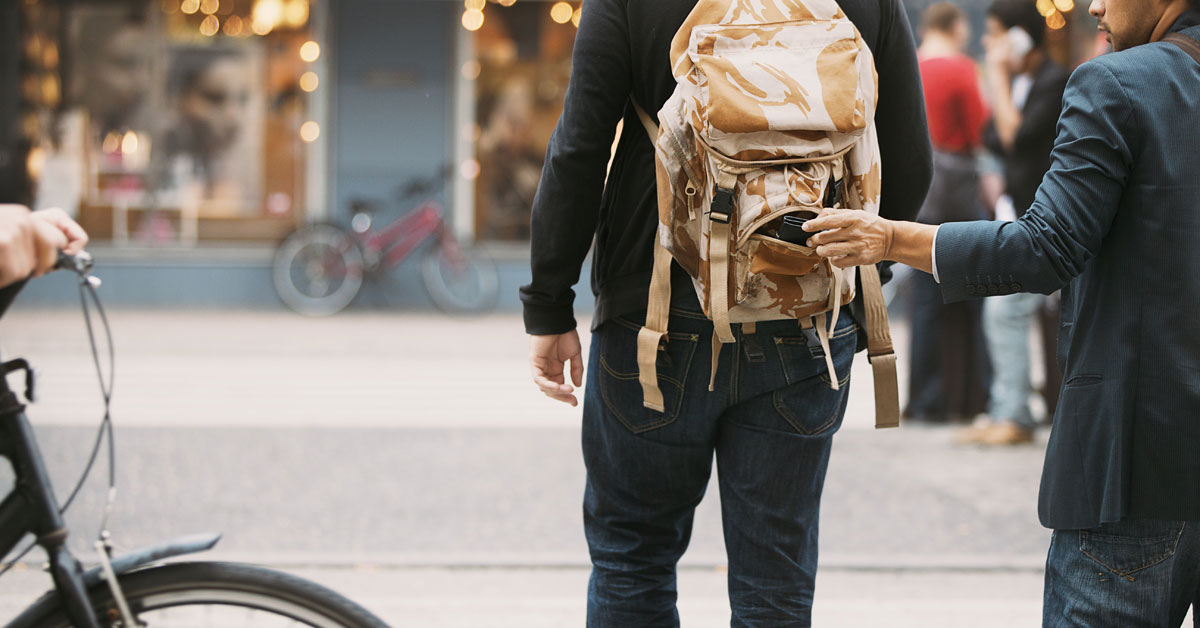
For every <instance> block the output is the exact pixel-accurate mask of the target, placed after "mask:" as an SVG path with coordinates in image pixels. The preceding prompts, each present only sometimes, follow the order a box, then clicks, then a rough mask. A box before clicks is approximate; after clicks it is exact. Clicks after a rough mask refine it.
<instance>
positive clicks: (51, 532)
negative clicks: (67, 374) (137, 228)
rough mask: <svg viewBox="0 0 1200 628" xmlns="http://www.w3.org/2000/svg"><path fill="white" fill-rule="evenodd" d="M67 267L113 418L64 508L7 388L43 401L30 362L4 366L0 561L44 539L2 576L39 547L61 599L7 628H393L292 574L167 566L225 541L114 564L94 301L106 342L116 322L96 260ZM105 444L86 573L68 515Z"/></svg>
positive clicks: (10, 291)
mask: <svg viewBox="0 0 1200 628" xmlns="http://www.w3.org/2000/svg"><path fill="white" fill-rule="evenodd" d="M60 265H61V266H64V267H67V268H70V269H71V270H74V271H75V272H76V273H78V274H79V276H80V277H81V278H82V281H81V284H80V298H81V301H82V304H83V310H84V317H85V320H86V322H87V331H88V338H89V340H90V341H91V344H92V357H93V359H94V361H95V363H96V370H97V375H98V376H99V379H100V383H101V390H102V392H103V396H104V407H105V408H104V409H105V413H104V419H103V420H102V421H101V427H100V432H99V433H98V434H97V438H96V442H95V445H94V447H93V449H92V453H91V457H90V459H89V461H88V463H87V465H86V467H85V469H84V472H83V474H82V475H83V477H82V478H80V480H79V482H78V483H77V484H76V486H75V490H74V491H72V493H71V494H70V496H69V497H68V498H67V499H66V501H65V502H64V503H63V504H62V505H61V506H60V504H59V502H58V498H57V497H56V495H55V493H54V491H53V488H52V487H51V485H50V481H49V476H48V474H47V470H46V467H45V465H44V463H43V461H42V455H41V451H40V449H39V448H38V445H37V442H36V440H35V439H34V434H33V431H32V429H31V427H30V423H29V420H28V418H27V417H26V415H25V406H24V405H23V404H21V403H20V401H19V399H18V397H17V395H16V393H14V392H13V391H12V390H11V389H10V388H9V386H8V381H7V375H8V374H9V373H16V372H24V374H25V391H24V394H25V398H26V399H27V400H29V401H32V400H33V399H34V394H35V391H34V378H33V371H32V370H31V368H30V365H29V363H28V362H27V361H25V360H24V359H15V360H10V361H7V362H3V363H2V364H0V374H3V377H0V456H3V457H4V458H7V459H8V461H9V462H10V463H11V466H12V469H13V473H14V475H15V477H16V479H15V482H14V487H13V490H12V492H11V493H10V494H9V495H8V496H7V497H6V498H5V499H4V501H3V502H2V503H0V551H2V552H3V554H2V555H3V556H8V555H9V553H10V552H11V551H12V550H13V548H15V547H16V546H17V545H18V544H19V543H20V541H21V539H22V538H24V537H25V535H27V534H33V535H34V536H35V538H36V543H35V544H30V545H29V546H28V547H27V548H26V549H25V550H24V551H23V552H22V553H21V554H20V555H19V556H17V557H16V558H15V559H14V560H13V561H10V562H9V564H8V565H7V566H6V567H5V568H4V569H3V570H0V576H3V575H4V573H6V572H7V571H8V570H9V569H10V568H12V566H13V565H15V564H17V563H18V562H19V561H20V560H21V558H23V557H24V555H25V553H27V552H28V551H29V550H31V549H32V548H33V547H34V546H36V545H40V546H41V547H42V548H43V549H44V550H45V552H46V555H47V556H48V558H49V571H50V575H51V577H52V579H53V581H54V589H53V590H51V591H49V592H47V593H46V594H45V595H43V596H42V597H41V598H40V599H38V600H37V601H35V602H34V603H33V604H32V605H31V606H30V607H29V608H28V609H26V610H25V611H24V612H23V613H21V614H20V615H19V616H18V617H17V618H16V619H14V620H13V621H12V622H11V623H9V624H8V627H9V628H25V627H37V628H65V627H66V626H75V627H77V628H101V627H107V628H118V627H120V628H133V627H138V626H153V627H155V628H170V627H173V626H180V627H182V626H188V627H192V626H222V627H227V626H247V625H249V626H263V625H265V626H273V625H294V624H300V625H305V626H312V627H314V628H339V627H340V628H387V624H385V623H383V622H382V621H381V620H379V619H378V618H377V617H375V616H374V615H372V614H371V613H370V612H368V611H367V610H365V609H363V608H362V607H361V606H359V605H357V604H355V603H354V602H352V601H350V600H348V599H346V598H345V597H342V596H341V595H339V594H338V593H335V592H334V591H332V590H330V589H327V588H325V587H323V586H321V585H318V584H315V583H312V582H308V581H306V580H303V579H301V578H297V577H295V576H292V575H289V574H285V573H282V572H277V571H274V570H271V569H266V568H263V567H257V566H251V565H243V564H238V563H228V562H173V563H163V562H162V561H164V560H166V559H170V558H176V557H180V556H185V555H189V554H195V553H198V552H202V551H206V550H209V549H211V548H212V547H213V546H215V545H216V544H217V542H218V541H219V540H220V538H221V537H220V535H219V534H204V535H195V536H191V537H184V538H179V539H175V540H172V541H169V542H167V543H163V544H161V545H156V546H153V547H148V548H143V549H140V550H137V551H135V552H133V553H130V554H126V555H123V556H119V557H114V556H113V545H112V536H111V534H110V533H109V532H108V530H107V528H108V525H107V521H108V515H109V513H110V512H111V510H112V505H113V503H114V499H115V472H114V471H113V469H114V467H115V462H116V457H115V453H114V447H113V433H112V420H111V417H110V415H109V412H108V405H109V399H110V397H111V394H112V370H111V369H112V365H113V363H114V360H113V353H112V344H111V334H109V342H108V348H109V356H108V362H109V377H108V379H107V381H106V380H105V378H104V376H103V371H102V370H101V366H100V353H99V351H98V350H97V349H96V337H95V332H94V330H93V323H92V318H91V313H90V310H89V306H88V302H89V297H90V300H91V302H92V303H94V305H95V307H96V309H97V311H98V312H99V316H100V320H101V321H102V322H103V324H104V330H105V332H106V333H107V332H108V321H107V318H106V317H105V315H104V310H103V308H102V307H101V305H100V302H99V299H98V297H97V295H96V286H97V285H98V280H96V279H95V278H94V277H91V276H90V274H89V270H90V268H91V260H90V257H87V256H86V254H83V255H81V256H75V257H68V256H60ZM22 285H23V282H22V284H16V285H15V286H12V287H10V288H5V289H4V290H3V291H0V316H2V315H3V312H4V310H6V309H7V307H8V304H9V303H11V301H12V298H13V297H15V295H16V292H18V291H19V290H20V288H21V286H22ZM105 437H107V442H108V457H109V492H108V502H107V504H106V507H105V512H104V518H103V520H102V525H101V526H100V529H101V530H102V532H101V533H100V538H99V539H98V540H97V541H96V545H95V547H96V549H97V556H98V559H99V564H98V565H97V566H96V567H93V568H91V569H87V570H85V569H83V567H82V566H81V564H80V562H79V560H78V559H77V558H76V557H75V556H73V555H72V553H71V551H70V550H69V549H68V547H67V544H66V541H67V537H68V530H67V528H66V524H65V522H64V520H63V513H64V512H65V511H66V509H67V507H69V506H70V504H71V502H72V501H73V500H74V499H75V496H76V495H77V494H78V492H79V490H80V488H81V487H82V486H83V483H84V481H85V480H86V478H87V477H88V476H89V475H90V472H91V470H92V467H93V463H94V462H95V460H96V456H97V454H98V453H99V451H100V446H101V442H102V441H103V440H105Z"/></svg>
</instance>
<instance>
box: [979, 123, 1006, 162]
mask: <svg viewBox="0 0 1200 628" xmlns="http://www.w3.org/2000/svg"><path fill="white" fill-rule="evenodd" d="M983 147H984V148H986V149H987V151H988V152H989V153H991V154H993V155H1004V153H1005V152H1006V151H1005V150H1004V144H1003V143H1001V142H1000V132H999V131H997V130H996V118H995V116H992V117H991V118H989V119H988V123H987V128H985V129H984V130H983Z"/></svg>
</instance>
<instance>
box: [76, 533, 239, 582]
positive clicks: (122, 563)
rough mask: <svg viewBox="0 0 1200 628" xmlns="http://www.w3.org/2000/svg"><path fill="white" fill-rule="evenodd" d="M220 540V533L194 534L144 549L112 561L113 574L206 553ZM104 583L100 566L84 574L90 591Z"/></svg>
mask: <svg viewBox="0 0 1200 628" xmlns="http://www.w3.org/2000/svg"><path fill="white" fill-rule="evenodd" d="M220 540H221V534H219V533H205V534H192V535H189V536H181V537H179V538H175V539H171V540H170V541H167V542H166V543H161V544H159V545H151V546H150V547H143V548H141V549H138V550H135V551H133V552H130V553H128V554H123V555H121V556H118V557H117V558H114V559H113V560H112V568H113V572H115V573H116V574H117V575H121V574H123V573H126V572H129V571H133V570H134V569H137V568H138V567H141V566H143V565H148V564H150V563H154V562H158V561H160V560H166V559H168V558H174V557H176V556H184V555H187V554H198V553H200V552H206V551H208V550H210V549H212V548H213V547H215V546H216V545H217V543H218V542H219V541H220ZM103 581H104V573H103V572H102V571H101V569H100V567H99V566H96V567H92V568H91V569H88V570H87V571H85V572H83V584H84V586H86V587H87V588H89V589H90V588H91V587H93V586H95V585H97V584H99V583H101V582H103Z"/></svg>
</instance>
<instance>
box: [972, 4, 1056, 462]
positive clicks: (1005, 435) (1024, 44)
mask: <svg viewBox="0 0 1200 628" xmlns="http://www.w3.org/2000/svg"><path fill="white" fill-rule="evenodd" d="M1045 34H1046V21H1045V19H1044V18H1043V17H1042V15H1041V14H1040V13H1038V10H1037V6H1036V5H1035V4H1034V2H1033V0H996V2H993V3H992V5H991V6H990V7H988V12H987V32H986V34H985V35H984V38H983V45H984V49H985V50H986V51H987V56H986V58H987V79H988V85H989V88H990V91H991V95H992V101H993V104H992V110H993V117H992V122H991V124H989V125H988V129H987V134H986V135H985V143H986V145H987V148H988V150H989V151H991V152H993V153H995V154H997V155H999V156H1000V157H1001V161H1002V163H1003V167H1004V195H1003V196H1001V197H1000V199H999V201H998V202H997V203H996V211H995V213H996V218H997V219H998V220H1016V219H1017V218H1019V217H1020V216H1023V215H1024V214H1025V212H1026V210H1028V209H1029V206H1030V205H1032V204H1033V199H1034V195H1035V193H1036V192H1037V188H1038V184H1040V183H1041V182H1042V177H1043V176H1045V174H1046V171H1047V170H1049V169H1050V149H1051V148H1052V147H1053V146H1054V135H1055V125H1056V124H1057V123H1058V112H1059V111H1060V110H1061V109H1062V95H1063V90H1065V89H1066V87H1067V78H1068V77H1069V76H1070V73H1069V72H1067V70H1066V68H1064V67H1062V66H1061V65H1059V64H1057V63H1055V62H1054V61H1053V60H1051V59H1050V56H1049V54H1048V53H1047V51H1046V47H1045V44H1046V38H1045ZM1046 302H1047V298H1046V297H1045V296H1043V295H1040V294H1029V293H1014V294H1008V295H1004V296H998V297H996V298H994V299H988V300H987V302H986V303H985V304H984V315H983V320H984V331H985V332H986V334H987V340H988V354H989V355H990V356H991V359H992V387H991V394H990V398H991V400H990V403H989V407H988V416H989V418H990V420H988V421H985V422H983V423H980V424H978V425H976V426H974V427H971V428H969V429H967V430H965V431H964V432H963V433H962V434H960V435H959V437H958V440H959V442H963V443H973V444H981V445H1016V444H1021V443H1029V442H1032V441H1033V432H1034V429H1035V427H1036V425H1037V423H1036V422H1035V421H1034V417H1033V413H1032V411H1031V410H1030V406H1029V396H1030V394H1031V393H1032V392H1033V384H1032V378H1031V377H1030V365H1031V359H1030V351H1029V345H1030V341H1029V331H1030V327H1031V325H1032V324H1033V323H1034V322H1035V321H1038V320H1039V317H1038V314H1039V312H1040V311H1041V310H1042V309H1043V308H1044V307H1045V306H1046ZM1054 368H1055V369H1057V366H1055V367H1054ZM1048 375H1049V377H1047V380H1048V382H1049V383H1050V384H1053V382H1054V380H1055V379H1056V378H1055V377H1054V375H1055V373H1048ZM1047 405H1048V406H1050V405H1051V404H1047ZM1049 411H1053V408H1049Z"/></svg>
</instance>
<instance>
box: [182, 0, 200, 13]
mask: <svg viewBox="0 0 1200 628" xmlns="http://www.w3.org/2000/svg"><path fill="white" fill-rule="evenodd" d="M179 10H180V11H181V12H182V13H184V14H185V15H194V14H195V13H196V11H199V10H200V0H183V4H180V5H179Z"/></svg>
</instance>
